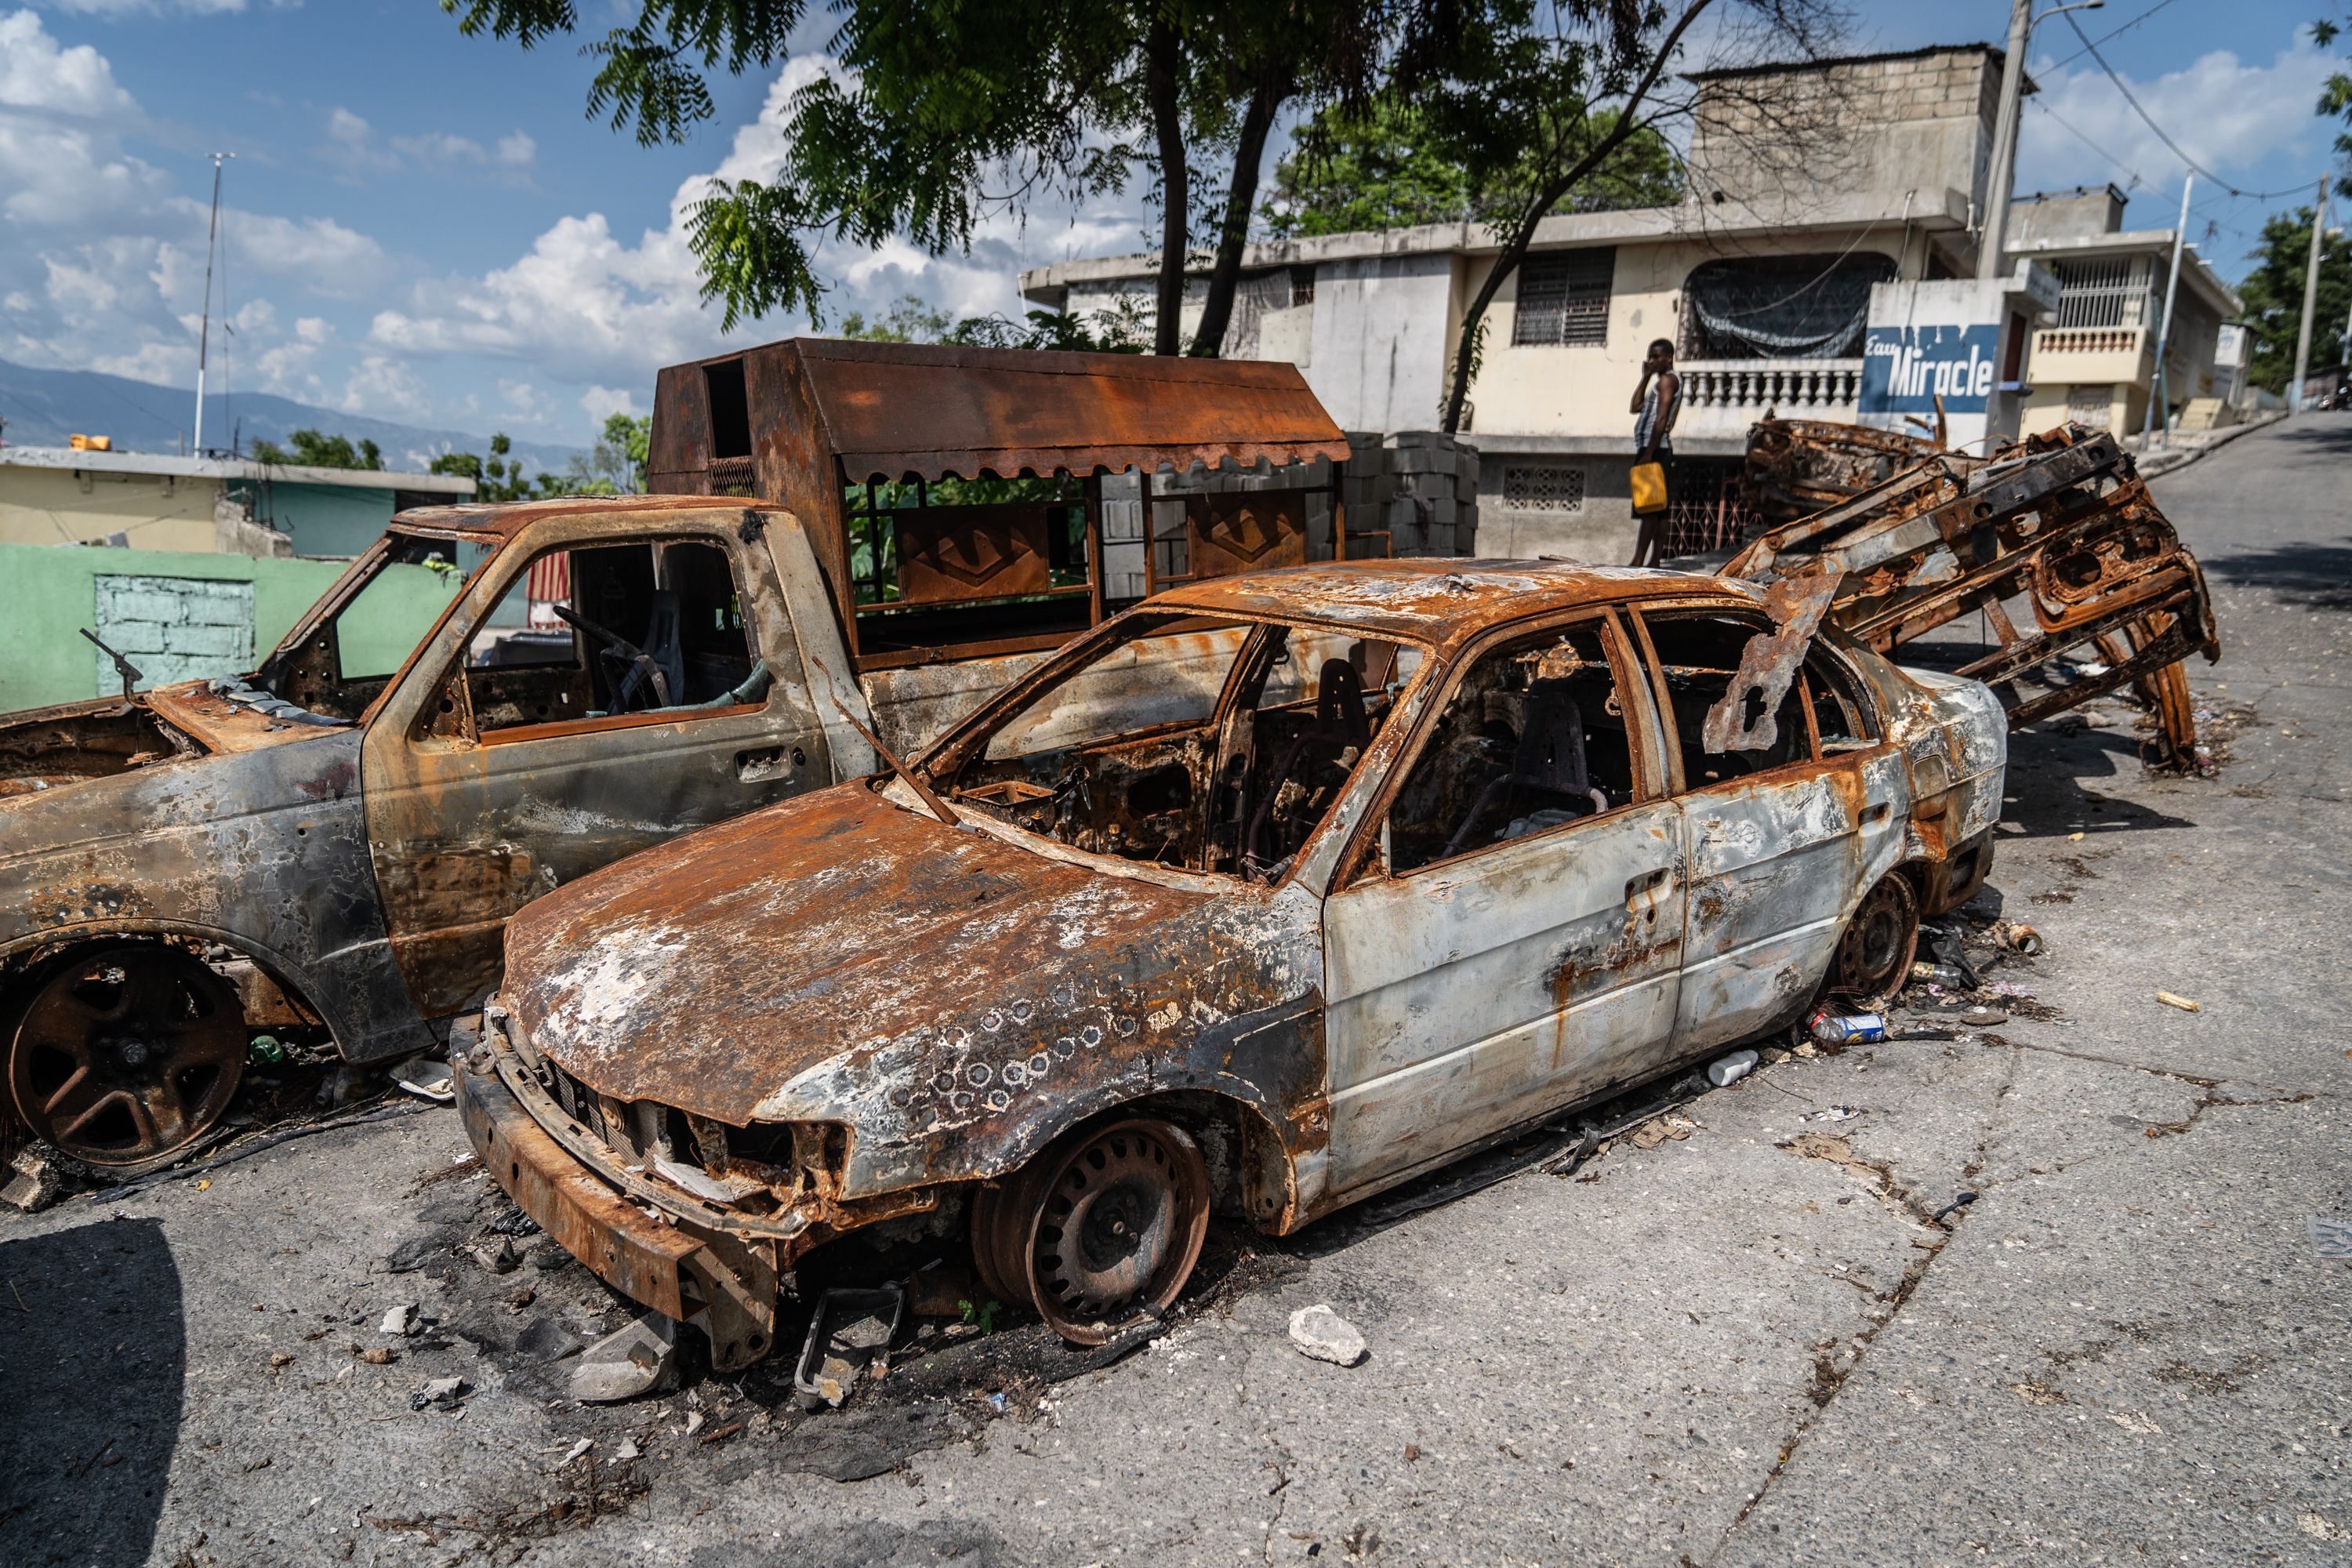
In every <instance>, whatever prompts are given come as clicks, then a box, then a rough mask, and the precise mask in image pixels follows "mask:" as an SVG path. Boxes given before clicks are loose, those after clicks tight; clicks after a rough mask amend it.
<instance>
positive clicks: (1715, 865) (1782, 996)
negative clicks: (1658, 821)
mask: <svg viewBox="0 0 2352 1568" xmlns="http://www.w3.org/2000/svg"><path fill="white" fill-rule="evenodd" d="M1633 621H1634V629H1635V634H1636V636H1637V637H1638V638H1639V640H1640V641H1641V643H1642V645H1643V651H1644V658H1645V662H1646V663H1647V664H1648V666H1649V669H1650V677H1651V679H1652V680H1653V681H1654V682H1655V683H1656V688H1657V692H1658V700H1659V705H1660V707H1661V708H1662V709H1663V710H1664V711H1665V713H1666V715H1667V724H1666V734H1667V744H1668V749H1669V752H1670V756H1669V762H1670V763H1671V765H1672V767H1673V769H1674V771H1675V784H1676V787H1677V788H1678V789H1679V790H1680V791H1681V792H1682V803H1683V808H1684V816H1685V822H1686V825H1687V828H1688V837H1687V843H1688V846H1689V851H1688V853H1689V859H1688V867H1687V870H1686V879H1687V884H1688V889H1689V904H1688V914H1687V920H1688V926H1687V930H1686V931H1685V939H1684V941H1685V950H1684V959H1683V983H1682V997H1681V1002H1680V1005H1679V1008H1678V1016H1677V1022H1676V1025H1675V1049H1676V1054H1677V1055H1687V1054H1690V1053H1692V1052H1696V1051H1698V1050H1702V1049H1705V1048H1706V1047H1711V1046H1717V1045H1724V1044H1728V1043H1729V1042H1731V1041H1734V1040H1738V1039H1739V1038H1741V1037H1744V1036H1747V1035H1749V1034H1752V1033H1754V1032H1755V1031H1757V1030H1758V1029H1760V1028H1763V1027H1765V1026H1768V1025H1770V1024H1772V1023H1773V1022H1775V1021H1776V1020H1778V1019H1780V1018H1783V1017H1786V1016H1788V1015H1789V1013H1790V1011H1791V1010H1792V1009H1794V1008H1796V1007H1798V1006H1800V1005H1802V1004H1803V1002H1804V1001H1805V1000H1806V999H1807V998H1809V997H1810V996H1811V994H1812V993H1813V990H1814V989H1815V987H1817V986H1818V985H1819V984H1821V979H1822V974H1823V973H1825V971H1826V970H1827V967H1828V964H1829V962H1830V958H1831V955H1832V951H1833V950H1834V948H1835V946H1836V942H1837V939H1838V936H1839V933H1840V931H1841V930H1842V929H1843V922H1844V919H1845V916H1846V915H1847V914H1848V913H1849V912H1851V911H1852V910H1853V906H1854V902H1855V900H1857V899H1858V898H1859V897H1860V896H1861V894H1862V893H1863V892H1864V890H1865V889H1867V887H1868V886H1869V877H1870V875H1871V870H1872V868H1876V867H1880V866H1883V865H1885V864H1886V863H1887V862H1888V861H1889V860H1890V859H1891V858H1892V857H1891V854H1890V853H1889V852H1888V851H1889V842H1888V841H1889V839H1890V838H1891V837H1899V836H1900V834H1901V833H1902V831H1903V823H1902V816H1903V813H1902V809H1901V808H1902V807H1903V805H1905V803H1906V792H1905V786H1904V783H1903V771H1902V763H1901V760H1900V759H1899V758H1898V757H1897V756H1895V753H1894V751H1893V749H1892V748H1891V747H1890V746H1888V745H1886V744H1885V743H1884V742H1882V741H1880V740H1879V739H1878V738H1877V731H1876V728H1875V724H1874V720H1873V719H1872V718H1871V717H1870V716H1869V715H1868V713H1867V711H1866V710H1865V709H1864V707H1863V704H1862V699H1861V688H1860V682H1859V681H1858V680H1856V679H1854V677H1853V674H1852V672H1851V671H1850V670H1848V669H1847V668H1845V667H1844V665H1843V661H1842V660H1840V659H1839V658H1837V657H1836V656H1835V655H1834V654H1833V653H1832V652H1831V651H1830V650H1828V649H1827V648H1825V647H1822V645H1820V644H1818V643H1816V644H1814V645H1812V646H1811V647H1808V648H1806V649H1804V650H1803V654H1802V658H1801V662H1799V663H1797V664H1796V665H1795V666H1794V667H1793V668H1792V669H1791V671H1790V674H1791V679H1790V680H1789V683H1788V686H1787V688H1786V689H1785V692H1784V693H1783V694H1781V695H1780V698H1779V700H1778V701H1777V702H1775V703H1774V704H1773V705H1772V709H1771V710H1770V711H1769V713H1767V712H1766V711H1763V710H1761V707H1760V705H1759V710H1756V711H1752V712H1750V713H1748V715H1747V716H1746V717H1747V719H1748V723H1747V724H1746V725H1745V726H1743V728H1744V730H1745V733H1744V734H1743V735H1742V736H1740V737H1739V738H1740V739H1741V740H1743V741H1748V742H1756V743H1755V744H1752V745H1747V746H1744V747H1743V748H1741V749H1737V750H1733V749H1717V748H1712V747H1710V745H1709V743H1708V742H1709V739H1710V737H1709V735H1708V733H1707V730H1708V726H1707V722H1706V721H1707V715H1708V714H1709V712H1710V711H1712V710H1714V709H1715V708H1716V706H1717V704H1718V703H1720V702H1722V700H1724V697H1725V694H1726V693H1727V691H1728V690H1730V689H1732V687H1733V685H1734V684H1735V679H1736V677H1737V675H1738V670H1739V668H1740V663H1741V657H1740V656H1741V654H1742V652H1743V650H1744V649H1745V648H1746V647H1747V645H1748V642H1749V640H1750V639H1752V638H1755V637H1770V636H1771V635H1772V634H1773V632H1774V629H1775V628H1774V627H1773V626H1772V625H1771V623H1770V622H1769V620H1767V619H1766V618H1765V617H1764V616H1762V615H1760V614H1758V613H1755V612H1751V611H1748V610H1744V609H1722V608H1691V609H1683V610H1673V609H1658V608H1645V609H1643V610H1640V611H1637V612H1635V614H1634V617H1633ZM1716 738H1717V739H1719V738H1720V737H1719V736H1718V737H1716Z"/></svg>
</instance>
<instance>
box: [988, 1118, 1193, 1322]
mask: <svg viewBox="0 0 2352 1568" xmlns="http://www.w3.org/2000/svg"><path fill="white" fill-rule="evenodd" d="M1033 1173H1034V1174H1033ZM1023 1177H1024V1180H1022V1181H1021V1182H1020V1183H1019V1184H1018V1185H1017V1190H1016V1191H1015V1192H1013V1193H1009V1194H1006V1198H1007V1200H1008V1202H1009V1203H1013V1207H1014V1213H1015V1215H1017V1216H1018V1217H1019V1218H1020V1219H1021V1220H1022V1222H1023V1223H1022V1236H1023V1246H1022V1248H1021V1252H1020V1254H1019V1257H1018V1259H1017V1267H1016V1268H1010V1269H1008V1268H1005V1267H1004V1265H1005V1261H1006V1260H1005V1259H1004V1258H1003V1254H1002V1253H1000V1254H999V1257H998V1268H999V1269H1000V1271H1002V1272H1003V1273H1005V1274H1006V1275H1007V1276H1008V1278H1007V1279H1006V1283H1007V1284H1008V1285H1010V1284H1012V1283H1013V1281H1012V1279H1010V1278H1009V1276H1011V1275H1012V1274H1013V1273H1018V1274H1019V1275H1020V1277H1021V1279H1020V1284H1021V1286H1023V1287H1025V1288H1026V1289H1027V1292H1028V1294H1029V1297H1030V1302H1029V1304H1031V1305H1033V1306H1034V1307H1035V1308H1036V1309H1037V1312H1038V1315H1039V1316H1041V1317H1043V1318H1044V1319H1045V1322H1046V1325H1047V1326H1048V1327H1050V1328H1051V1329H1053V1330H1054V1331H1055V1333H1058V1334H1060V1335H1061V1336H1062V1337H1063V1338H1064V1339H1066V1340H1069V1341H1071V1342H1075V1343H1077V1344H1100V1343H1102V1342H1104V1341H1105V1340H1107V1339H1108V1338H1110V1336H1111V1334H1112V1333H1113V1332H1115V1331H1117V1329H1118V1326H1119V1324H1120V1323H1121V1321H1124V1320H1125V1319H1126V1318H1128V1317H1129V1315H1130V1314H1131V1313H1133V1312H1134V1311H1135V1310H1136V1309H1138V1308H1139V1307H1147V1306H1149V1307H1155V1308H1157V1307H1165V1306H1166V1305H1168V1303H1170V1302H1171V1301H1173V1300H1175V1299H1176V1293H1177V1292H1178V1291H1179V1290H1181V1289H1183V1288H1184V1281H1185V1280H1186V1279H1190V1278H1191V1277H1192V1265H1193V1264H1194V1263H1196V1262H1198V1261H1199V1260H1200V1257H1201V1242H1202V1237H1205V1236H1206V1235H1207V1234H1208V1228H1209V1171H1208V1165H1207V1163H1206V1162H1204V1161H1203V1160H1202V1158H1201V1151H1200V1148H1199V1146H1198V1145H1197V1144H1195V1143H1194V1142H1192V1139H1191V1138H1190V1137H1188V1136H1187V1135H1186V1134H1185V1133H1184V1132H1183V1131H1181V1130H1180V1129H1178V1128H1175V1127H1172V1126H1170V1125H1169V1124H1168V1123H1167V1122H1164V1121H1120V1122H1116V1123H1114V1124H1112V1125H1110V1126H1108V1127H1104V1128H1101V1129H1099V1130H1097V1131H1091V1132H1088V1133H1086V1134H1085V1135H1083V1136H1082V1137H1080V1138H1078V1139H1076V1140H1073V1141H1072V1142H1068V1143H1066V1144H1062V1145H1057V1146H1056V1147H1055V1149H1054V1150H1050V1151H1048V1152H1047V1154H1046V1156H1045V1158H1043V1159H1041V1160H1040V1161H1038V1162H1037V1163H1036V1164H1035V1165H1034V1166H1032V1167H1031V1169H1030V1170H1029V1171H1024V1173H1023ZM1014 1200H1018V1201H1017V1203H1016V1202H1013V1201H1014ZM1000 1234H1002V1232H1001V1231H1000ZM1017 1288H1019V1287H1016V1289H1017Z"/></svg>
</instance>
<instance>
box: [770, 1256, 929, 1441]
mask: <svg viewBox="0 0 2352 1568" xmlns="http://www.w3.org/2000/svg"><path fill="white" fill-rule="evenodd" d="M906 1313H907V1289H906V1287H905V1286H903V1285H900V1284H898V1283H897V1282H896V1281H895V1280H894V1281H893V1282H891V1283H890V1284H887V1285H885V1286H883V1287H881V1288H880V1289H874V1290H827V1291H826V1292H825V1293H824V1295H823V1296H820V1297H819V1298H817V1303H816V1310H815V1311H814V1312H813V1313H811V1314H810V1315H809V1331H808V1340H807V1342H805V1343H803V1345H802V1346H801V1359H800V1364H799V1365H798V1366H796V1367H795V1368H794V1369H793V1394H795V1395H796V1396H797V1397H798V1398H799V1400H800V1405H801V1408H802V1409H803V1410H820V1409H823V1408H824V1407H825V1406H827V1405H831V1406H833V1407H835V1408H836V1409H837V1408H839V1407H840V1405H841V1403H842V1402H843V1401H844V1400H845V1399H847V1398H848V1397H849V1395H850V1393H851V1391H852V1390H854V1389H855V1388H856V1386H857V1379H858V1376H859V1374H860V1373H863V1372H865V1371H866V1367H867V1366H868V1365H870V1364H871V1363H873V1361H874V1360H875V1358H876V1357H877V1356H878V1355H880V1354H881V1353H882V1352H885V1351H887V1349H888V1348H889V1346H890V1341H891V1338H892V1337H893V1336H894V1335H896V1334H897V1333H898V1323H899V1321H900V1320H901V1319H903V1318H904V1317H905V1316H906Z"/></svg>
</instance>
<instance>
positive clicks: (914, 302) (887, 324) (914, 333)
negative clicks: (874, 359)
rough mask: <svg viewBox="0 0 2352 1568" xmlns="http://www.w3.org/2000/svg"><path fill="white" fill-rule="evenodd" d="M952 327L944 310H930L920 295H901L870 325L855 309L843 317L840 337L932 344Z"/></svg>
mask: <svg viewBox="0 0 2352 1568" xmlns="http://www.w3.org/2000/svg"><path fill="white" fill-rule="evenodd" d="M954 326H955V322H954V321H953V319H952V318H950V316H949V315H948V313H947V312H946V311H945V310H935V309H933V308H932V306H931V305H930V304H929V302H927V301H926V300H924V299H923V297H922V296H921V295H919V294H901V295H899V296H898V300H897V301H896V302H895V303H894V304H892V305H891V307H890V309H889V310H887V311H886V312H884V313H883V314H882V315H879V316H877V317H875V318H874V320H873V321H870V322H869V321H866V317H865V315H864V313H863V312H861V311H857V310H852V311H850V312H849V313H848V314H847V315H845V316H844V317H842V318H841V335H842V336H843V337H845V338H855V339H857V340H858V341H859V342H869V343H935V342H939V341H940V339H941V338H943V337H945V336H947V334H948V333H949V332H950V331H952V330H953V328H954Z"/></svg>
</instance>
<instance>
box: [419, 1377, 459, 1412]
mask: <svg viewBox="0 0 2352 1568" xmlns="http://www.w3.org/2000/svg"><path fill="white" fill-rule="evenodd" d="M471 1392H472V1390H471V1388H470V1386H469V1385H468V1384H467V1382H466V1380H465V1379H464V1378H462V1377H436V1378H432V1379H429V1380H428V1381H427V1382H426V1383H425V1386H424V1387H422V1388H420V1389H418V1390H417V1391H416V1392H415V1393H414V1394H410V1395H409V1396H408V1407H409V1408H410V1409H411V1410H431V1409H436V1408H438V1409H442V1410H455V1409H456V1408H457V1402H458V1401H459V1400H461V1399H463V1398H465V1397H466V1395H467V1394H469V1393H471Z"/></svg>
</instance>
